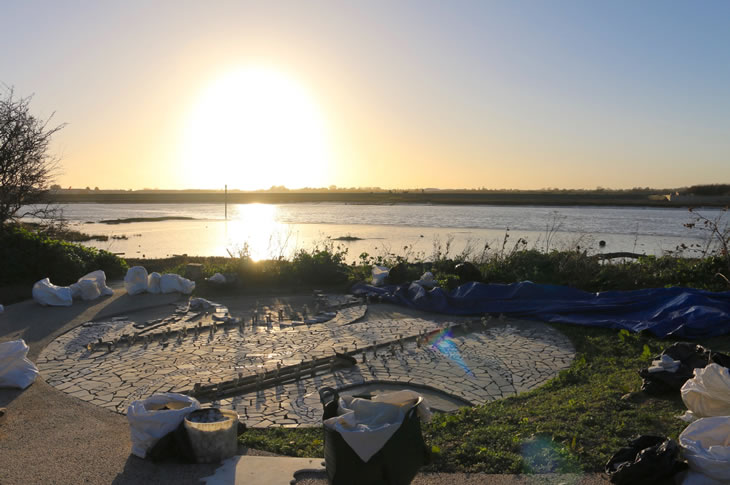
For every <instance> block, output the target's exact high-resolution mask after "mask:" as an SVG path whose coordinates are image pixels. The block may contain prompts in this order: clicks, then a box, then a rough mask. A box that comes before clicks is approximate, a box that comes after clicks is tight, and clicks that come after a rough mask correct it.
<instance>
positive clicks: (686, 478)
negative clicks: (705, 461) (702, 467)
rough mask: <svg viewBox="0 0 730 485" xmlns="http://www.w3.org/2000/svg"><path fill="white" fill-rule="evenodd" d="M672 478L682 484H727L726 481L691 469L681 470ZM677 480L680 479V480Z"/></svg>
mask: <svg viewBox="0 0 730 485" xmlns="http://www.w3.org/2000/svg"><path fill="white" fill-rule="evenodd" d="M674 480H675V481H674V483H681V484H682V485H727V482H721V481H720V480H715V479H714V478H710V477H708V476H707V475H703V474H702V473H697V472H693V471H692V470H687V471H686V472H683V473H682V474H680V475H679V476H677V477H675V479H674ZM678 480H681V482H679V481H678Z"/></svg>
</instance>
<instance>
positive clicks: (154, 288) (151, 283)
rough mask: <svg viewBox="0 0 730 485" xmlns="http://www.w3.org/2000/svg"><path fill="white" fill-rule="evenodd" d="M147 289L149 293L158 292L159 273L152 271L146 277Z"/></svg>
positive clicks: (159, 289) (159, 290)
mask: <svg viewBox="0 0 730 485" xmlns="http://www.w3.org/2000/svg"><path fill="white" fill-rule="evenodd" d="M147 291H148V292H150V293H154V294H157V293H160V292H161V291H162V289H161V288H160V273H157V272H153V273H150V275H149V276H148V277H147Z"/></svg>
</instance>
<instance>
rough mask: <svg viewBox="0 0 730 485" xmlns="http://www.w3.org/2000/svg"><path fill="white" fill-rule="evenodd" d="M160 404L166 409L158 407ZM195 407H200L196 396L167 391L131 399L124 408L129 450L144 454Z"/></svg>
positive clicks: (134, 453)
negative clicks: (139, 399) (130, 439)
mask: <svg viewBox="0 0 730 485" xmlns="http://www.w3.org/2000/svg"><path fill="white" fill-rule="evenodd" d="M162 407H167V408H169V409H165V410H162V409H161V408H162ZM196 409H200V403H199V402H198V400H197V399H195V398H193V397H190V396H186V395H184V394H175V393H171V392H163V393H160V394H154V395H152V396H150V397H148V398H147V399H143V400H141V401H134V402H133V403H132V404H130V405H129V407H128V408H127V421H129V430H130V433H131V438H132V454H133V455H136V456H138V457H140V458H144V457H145V455H146V454H147V451H149V449H150V448H152V447H153V446H154V445H155V443H157V441H158V440H159V439H160V438H162V437H163V436H165V435H166V434H167V433H169V432H170V431H173V430H174V429H175V428H177V427H178V426H179V425H180V423H181V422H182V421H183V420H184V419H185V417H186V416H187V415H188V414H190V413H192V412H193V411H195V410H196Z"/></svg>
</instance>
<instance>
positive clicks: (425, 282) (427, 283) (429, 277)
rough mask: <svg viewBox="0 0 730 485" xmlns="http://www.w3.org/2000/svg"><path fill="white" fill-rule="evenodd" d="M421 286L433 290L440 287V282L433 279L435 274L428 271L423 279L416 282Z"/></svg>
mask: <svg viewBox="0 0 730 485" xmlns="http://www.w3.org/2000/svg"><path fill="white" fill-rule="evenodd" d="M416 283H418V284H419V285H421V286H423V287H425V288H433V287H434V286H436V285H438V281H436V278H434V277H433V273H431V272H430V271H426V272H425V273H423V275H422V276H421V279H420V280H418V281H416Z"/></svg>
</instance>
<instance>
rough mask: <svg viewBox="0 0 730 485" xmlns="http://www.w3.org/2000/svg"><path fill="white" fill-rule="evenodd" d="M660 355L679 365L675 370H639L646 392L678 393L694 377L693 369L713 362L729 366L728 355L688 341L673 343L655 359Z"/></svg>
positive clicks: (655, 393)
mask: <svg viewBox="0 0 730 485" xmlns="http://www.w3.org/2000/svg"><path fill="white" fill-rule="evenodd" d="M662 355H667V356H669V357H671V358H672V359H674V360H678V361H679V362H680V366H679V368H678V369H677V371H676V372H668V371H660V372H649V370H648V369H642V370H640V371H639V376H641V378H642V379H643V383H642V385H641V390H642V391H644V392H646V393H648V394H652V395H661V394H668V393H679V390H680V389H681V388H682V386H683V385H684V383H685V382H687V380H688V379H692V377H694V370H695V369H704V368H705V367H706V366H707V364H709V363H712V362H714V363H716V364H719V365H721V366H723V367H728V366H730V357H728V356H727V355H725V354H721V353H719V352H715V353H713V352H711V351H710V350H708V349H706V348H704V347H703V346H701V345H697V344H694V343H690V342H678V343H675V344H673V345H671V346H670V347H668V348H667V349H666V350H665V351H664V352H662V354H661V355H659V356H657V357H655V359H660V358H661V356H662Z"/></svg>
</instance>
